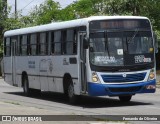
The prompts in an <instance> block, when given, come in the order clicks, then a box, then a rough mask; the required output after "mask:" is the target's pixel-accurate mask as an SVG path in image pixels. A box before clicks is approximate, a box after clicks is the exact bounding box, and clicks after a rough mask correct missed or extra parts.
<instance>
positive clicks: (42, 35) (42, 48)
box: [40, 32, 47, 55]
mask: <svg viewBox="0 0 160 124" xmlns="http://www.w3.org/2000/svg"><path fill="white" fill-rule="evenodd" d="M46 54H47V34H46V33H45V32H43V33H40V55H46Z"/></svg>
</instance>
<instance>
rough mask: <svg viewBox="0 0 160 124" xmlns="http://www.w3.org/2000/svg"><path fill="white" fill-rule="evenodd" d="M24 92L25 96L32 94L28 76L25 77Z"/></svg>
mask: <svg viewBox="0 0 160 124" xmlns="http://www.w3.org/2000/svg"><path fill="white" fill-rule="evenodd" d="M23 92H24V95H25V96H30V92H31V91H30V89H29V83H28V78H27V76H25V77H24V78H23Z"/></svg>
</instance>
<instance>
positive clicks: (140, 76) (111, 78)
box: [101, 72, 146, 83]
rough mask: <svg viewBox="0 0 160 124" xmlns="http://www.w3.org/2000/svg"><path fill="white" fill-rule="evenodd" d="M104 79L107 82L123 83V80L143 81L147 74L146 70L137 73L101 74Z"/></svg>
mask: <svg viewBox="0 0 160 124" xmlns="http://www.w3.org/2000/svg"><path fill="white" fill-rule="evenodd" d="M101 76H102V79H103V81H104V82H105V83H123V82H134V81H142V80H144V78H145V76H146V72H144V73H136V74H126V75H125V76H123V74H118V75H101Z"/></svg>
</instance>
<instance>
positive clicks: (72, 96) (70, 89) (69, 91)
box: [67, 80, 77, 104]
mask: <svg viewBox="0 0 160 124" xmlns="http://www.w3.org/2000/svg"><path fill="white" fill-rule="evenodd" d="M67 95H68V98H69V102H70V103H71V104H75V103H76V101H77V96H76V95H75V94H74V86H73V83H72V81H71V80H70V83H69V85H68V89H67Z"/></svg>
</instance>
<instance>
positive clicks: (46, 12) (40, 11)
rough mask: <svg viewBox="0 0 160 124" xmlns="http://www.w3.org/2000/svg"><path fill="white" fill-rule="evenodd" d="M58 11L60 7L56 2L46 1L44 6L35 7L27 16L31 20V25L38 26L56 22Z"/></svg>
mask: <svg viewBox="0 0 160 124" xmlns="http://www.w3.org/2000/svg"><path fill="white" fill-rule="evenodd" d="M59 11H60V5H59V3H58V2H54V1H52V0H46V1H45V3H44V4H41V5H40V6H36V7H35V8H34V10H33V12H31V13H30V15H29V16H30V18H31V19H33V21H32V23H33V24H35V25H40V24H46V23H50V22H51V21H56V20H57V17H58V14H59Z"/></svg>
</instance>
